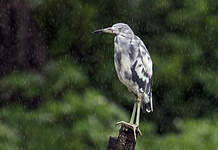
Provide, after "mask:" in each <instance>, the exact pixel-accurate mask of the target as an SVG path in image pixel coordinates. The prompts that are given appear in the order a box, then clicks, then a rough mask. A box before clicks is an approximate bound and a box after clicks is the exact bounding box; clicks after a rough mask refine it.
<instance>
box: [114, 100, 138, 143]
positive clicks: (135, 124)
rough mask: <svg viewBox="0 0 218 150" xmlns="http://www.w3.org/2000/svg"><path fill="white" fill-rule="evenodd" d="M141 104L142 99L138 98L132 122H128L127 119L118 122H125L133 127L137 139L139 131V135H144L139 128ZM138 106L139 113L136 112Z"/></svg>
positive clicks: (118, 123)
mask: <svg viewBox="0 0 218 150" xmlns="http://www.w3.org/2000/svg"><path fill="white" fill-rule="evenodd" d="M140 106H141V100H140V99H139V98H138V99H137V100H136V102H135V103H134V107H133V111H132V115H131V119H130V123H127V122H125V121H120V122H117V123H116V125H120V124H121V125H122V124H125V125H127V126H130V127H131V128H132V129H133V133H134V137H135V140H136V135H137V132H138V133H139V135H142V133H141V131H140V130H139V117H140ZM136 108H137V114H136ZM135 115H136V123H134V120H135Z"/></svg>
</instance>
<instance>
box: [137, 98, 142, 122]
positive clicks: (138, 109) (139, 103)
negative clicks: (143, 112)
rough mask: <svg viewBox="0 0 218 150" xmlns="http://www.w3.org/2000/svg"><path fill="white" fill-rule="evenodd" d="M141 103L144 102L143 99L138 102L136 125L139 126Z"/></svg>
mask: <svg viewBox="0 0 218 150" xmlns="http://www.w3.org/2000/svg"><path fill="white" fill-rule="evenodd" d="M138 100H139V99H138ZM141 103H142V102H141V100H139V101H138V104H137V105H138V107H137V114H136V125H137V126H139V119H140V109H141Z"/></svg>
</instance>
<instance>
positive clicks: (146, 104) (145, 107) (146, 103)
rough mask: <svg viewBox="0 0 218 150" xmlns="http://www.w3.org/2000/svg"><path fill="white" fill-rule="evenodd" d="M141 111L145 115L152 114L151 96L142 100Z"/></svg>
mask: <svg viewBox="0 0 218 150" xmlns="http://www.w3.org/2000/svg"><path fill="white" fill-rule="evenodd" d="M142 111H143V112H144V113H145V112H147V113H150V112H153V103H152V95H150V96H145V97H144V99H143V100H142Z"/></svg>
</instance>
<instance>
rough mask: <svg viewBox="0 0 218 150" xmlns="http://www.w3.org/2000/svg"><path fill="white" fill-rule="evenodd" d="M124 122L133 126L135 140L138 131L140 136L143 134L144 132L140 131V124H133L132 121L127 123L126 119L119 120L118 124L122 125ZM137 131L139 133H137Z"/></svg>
mask: <svg viewBox="0 0 218 150" xmlns="http://www.w3.org/2000/svg"><path fill="white" fill-rule="evenodd" d="M122 124H124V125H127V126H129V127H131V128H132V129H133V133H134V137H135V141H136V134H137V133H138V135H140V136H141V135H142V132H141V131H140V129H139V126H138V125H136V124H131V123H127V122H125V121H119V122H117V123H116V125H122ZM136 132H137V133H136Z"/></svg>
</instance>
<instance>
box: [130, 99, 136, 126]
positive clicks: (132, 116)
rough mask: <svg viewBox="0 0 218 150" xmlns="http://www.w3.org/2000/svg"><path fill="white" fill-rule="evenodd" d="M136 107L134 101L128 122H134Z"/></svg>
mask: <svg viewBox="0 0 218 150" xmlns="http://www.w3.org/2000/svg"><path fill="white" fill-rule="evenodd" d="M136 107H137V105H136V102H135V103H134V107H133V110H132V115H131V119H130V123H131V124H134V123H133V122H134V120H135V112H136Z"/></svg>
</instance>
